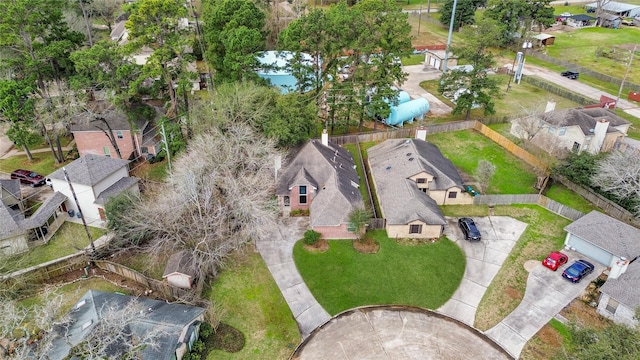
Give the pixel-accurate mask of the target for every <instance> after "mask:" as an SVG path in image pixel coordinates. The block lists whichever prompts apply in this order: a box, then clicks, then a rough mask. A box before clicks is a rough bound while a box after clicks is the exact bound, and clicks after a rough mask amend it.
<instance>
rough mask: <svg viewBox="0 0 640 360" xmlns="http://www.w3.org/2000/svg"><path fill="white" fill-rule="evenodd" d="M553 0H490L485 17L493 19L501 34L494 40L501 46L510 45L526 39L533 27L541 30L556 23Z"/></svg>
mask: <svg viewBox="0 0 640 360" xmlns="http://www.w3.org/2000/svg"><path fill="white" fill-rule="evenodd" d="M550 2H551V0H539V1H532V0H511V1H502V0H489V1H488V3H487V9H486V11H485V12H484V17H487V18H490V19H493V20H494V21H495V24H496V25H497V26H499V27H500V30H501V33H500V34H499V35H498V36H497V37H496V38H495V39H494V41H495V40H498V43H499V44H500V45H510V44H513V43H514V42H515V40H516V39H517V38H523V39H524V38H526V32H527V31H529V30H528V29H531V27H532V26H533V25H536V26H538V28H539V29H540V30H542V29H545V28H547V27H549V26H551V25H552V24H553V23H554V22H555V17H554V16H553V8H552V7H551V6H550V5H549V3H550Z"/></svg>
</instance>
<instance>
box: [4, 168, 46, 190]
mask: <svg viewBox="0 0 640 360" xmlns="http://www.w3.org/2000/svg"><path fill="white" fill-rule="evenodd" d="M11 179H18V180H20V182H21V183H22V184H27V185H31V187H36V186H41V185H44V182H45V178H44V176H42V175H40V174H38V173H35V172H33V171H31V170H23V169H18V170H14V171H12V172H11Z"/></svg>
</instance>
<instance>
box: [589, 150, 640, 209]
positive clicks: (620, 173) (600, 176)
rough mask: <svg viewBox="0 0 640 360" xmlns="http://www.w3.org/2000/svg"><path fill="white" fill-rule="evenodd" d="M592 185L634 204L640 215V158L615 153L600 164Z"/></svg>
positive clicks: (618, 152)
mask: <svg viewBox="0 0 640 360" xmlns="http://www.w3.org/2000/svg"><path fill="white" fill-rule="evenodd" d="M591 183H592V184H593V185H594V186H597V187H599V188H600V189H602V190H604V191H606V192H609V193H611V194H613V195H614V196H616V197H618V198H620V199H622V200H626V201H629V202H630V203H631V204H634V209H633V210H634V212H635V214H636V215H640V157H638V156H634V155H631V154H625V153H623V152H620V151H614V152H612V153H611V154H609V155H607V157H605V158H604V159H602V160H600V162H598V171H597V172H596V174H595V175H594V176H593V177H592V179H591Z"/></svg>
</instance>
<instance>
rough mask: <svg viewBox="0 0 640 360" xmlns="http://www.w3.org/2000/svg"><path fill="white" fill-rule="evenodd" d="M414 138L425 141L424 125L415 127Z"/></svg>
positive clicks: (425, 129)
mask: <svg viewBox="0 0 640 360" xmlns="http://www.w3.org/2000/svg"><path fill="white" fill-rule="evenodd" d="M416 139H418V140H422V141H427V128H426V127H424V126H418V128H417V129H416Z"/></svg>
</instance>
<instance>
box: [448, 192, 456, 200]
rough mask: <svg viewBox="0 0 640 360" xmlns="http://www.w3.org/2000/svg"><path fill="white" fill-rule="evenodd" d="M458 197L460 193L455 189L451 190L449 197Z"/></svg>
mask: <svg viewBox="0 0 640 360" xmlns="http://www.w3.org/2000/svg"><path fill="white" fill-rule="evenodd" d="M457 197H458V193H457V192H455V191H451V192H449V199H455V198H457Z"/></svg>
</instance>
